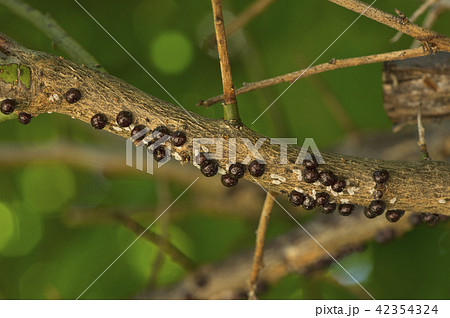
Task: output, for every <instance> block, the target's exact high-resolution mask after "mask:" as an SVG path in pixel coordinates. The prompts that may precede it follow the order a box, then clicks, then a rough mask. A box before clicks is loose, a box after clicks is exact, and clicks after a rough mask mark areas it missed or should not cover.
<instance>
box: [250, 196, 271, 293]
mask: <svg viewBox="0 0 450 318" xmlns="http://www.w3.org/2000/svg"><path fill="white" fill-rule="evenodd" d="M276 196H277V194H276V193H274V192H271V191H270V192H267V195H266V200H265V201H264V205H263V208H262V211H261V216H260V219H259V225H258V230H257V231H256V247H255V255H254V256H253V265H252V271H251V273H250V279H249V291H248V299H258V298H257V297H256V286H257V283H258V279H259V275H260V272H261V270H262V269H263V267H264V261H263V257H264V243H265V240H266V232H267V226H268V224H269V218H270V213H271V212H272V208H273V203H274V201H275V197H276Z"/></svg>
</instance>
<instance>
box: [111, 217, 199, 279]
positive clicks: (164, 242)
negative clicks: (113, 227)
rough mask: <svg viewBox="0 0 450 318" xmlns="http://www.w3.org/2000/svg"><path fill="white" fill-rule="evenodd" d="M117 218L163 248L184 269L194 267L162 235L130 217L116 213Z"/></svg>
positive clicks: (130, 228) (188, 259)
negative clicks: (147, 228)
mask: <svg viewBox="0 0 450 318" xmlns="http://www.w3.org/2000/svg"><path fill="white" fill-rule="evenodd" d="M117 220H119V221H120V222H122V223H123V224H124V225H125V226H126V227H127V228H128V229H129V230H131V231H133V232H134V233H136V234H138V235H141V234H142V233H144V234H143V235H142V237H143V238H144V239H146V240H148V241H149V242H151V243H153V244H156V245H157V246H158V247H159V248H160V249H161V250H163V251H164V252H165V253H166V254H167V255H169V256H170V258H171V259H172V260H173V261H174V262H175V263H178V264H180V265H181V266H182V267H183V268H184V269H186V270H187V271H190V270H192V269H194V268H195V267H196V264H195V263H194V261H193V260H191V259H190V258H189V257H188V256H186V255H185V254H184V253H183V252H181V251H180V250H179V249H178V248H177V247H176V246H174V245H173V244H172V243H171V242H170V241H169V240H168V239H166V238H165V237H162V236H160V235H158V234H156V233H154V232H151V231H148V230H146V228H145V227H143V226H142V225H140V224H139V223H137V222H136V221H134V220H133V219H132V218H130V217H128V216H126V215H123V214H118V215H117Z"/></svg>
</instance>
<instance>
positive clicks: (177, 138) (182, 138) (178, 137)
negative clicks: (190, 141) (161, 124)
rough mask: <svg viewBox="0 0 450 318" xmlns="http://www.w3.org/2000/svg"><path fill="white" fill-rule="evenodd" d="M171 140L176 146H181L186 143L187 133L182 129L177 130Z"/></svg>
mask: <svg viewBox="0 0 450 318" xmlns="http://www.w3.org/2000/svg"><path fill="white" fill-rule="evenodd" d="M170 142H171V143H172V145H174V146H175V147H181V146H183V145H184V144H185V143H186V135H185V134H184V132H182V131H176V132H174V133H173V134H172V136H171V137H170Z"/></svg>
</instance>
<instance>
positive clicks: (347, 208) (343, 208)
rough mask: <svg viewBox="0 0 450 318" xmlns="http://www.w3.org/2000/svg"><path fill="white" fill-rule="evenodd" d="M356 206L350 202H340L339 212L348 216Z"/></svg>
mask: <svg viewBox="0 0 450 318" xmlns="http://www.w3.org/2000/svg"><path fill="white" fill-rule="evenodd" d="M354 210H355V206H354V205H353V204H349V203H343V204H339V213H340V214H341V215H343V216H348V215H350V214H352V213H353V211H354Z"/></svg>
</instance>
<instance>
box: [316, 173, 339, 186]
mask: <svg viewBox="0 0 450 318" xmlns="http://www.w3.org/2000/svg"><path fill="white" fill-rule="evenodd" d="M319 182H320V183H321V184H323V185H324V186H327V187H328V186H330V185H332V184H333V183H335V182H336V177H335V175H334V173H333V172H332V171H330V170H322V171H321V172H320V173H319Z"/></svg>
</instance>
